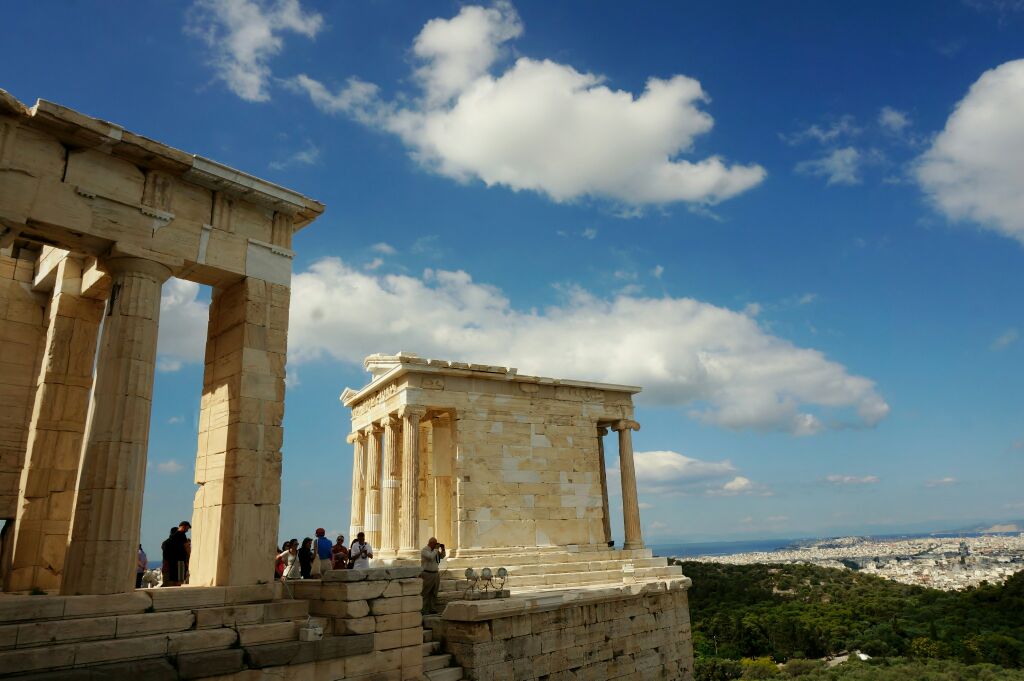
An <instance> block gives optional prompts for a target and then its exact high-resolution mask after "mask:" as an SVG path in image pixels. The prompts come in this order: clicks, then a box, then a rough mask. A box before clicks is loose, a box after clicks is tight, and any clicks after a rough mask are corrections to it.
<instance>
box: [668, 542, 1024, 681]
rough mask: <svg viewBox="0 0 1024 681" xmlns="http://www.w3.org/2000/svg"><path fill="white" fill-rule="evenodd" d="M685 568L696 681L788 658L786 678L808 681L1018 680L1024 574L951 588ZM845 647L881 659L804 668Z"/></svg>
mask: <svg viewBox="0 0 1024 681" xmlns="http://www.w3.org/2000/svg"><path fill="white" fill-rule="evenodd" d="M682 566H683V573H684V574H686V575H687V576H688V577H691V578H692V579H693V587H692V589H691V590H690V611H691V617H692V620H693V629H694V653H695V655H696V657H697V658H698V678H704V679H730V678H738V674H739V671H737V670H740V667H737V666H735V665H742V667H743V669H742V670H741V671H743V677H744V678H767V677H769V676H773V675H774V674H775V673H776V672H777V670H776V669H775V663H778V662H787V661H790V660H795V662H793V663H792V665H791V666H792V669H791V671H792V672H793V673H791V674H789V675H791V676H792V675H794V674H795V673H796V672H797V671H799V670H801V669H802V670H803V671H802V672H801V675H803V674H804V673H806V674H807V675H806V676H804V678H808V679H810V678H815V679H817V678H821V679H861V678H865V679H867V678H871V679H887V678H894V679H895V678H902V679H909V678H914V679H917V678H920V679H935V680H936V681H939V680H941V679H947V678H949V679H979V680H987V679H993V680H994V679H1000V680H1001V679H1022V680H1024V672H1019V671H1013V670H1016V669H1020V668H1021V667H1024V572H1019V573H1017V574H1016V575H1014V576H1013V577H1012V578H1010V579H1009V580H1007V582H1006V583H1005V584H1002V585H1000V586H992V585H982V586H980V587H978V588H974V589H968V590H966V591H959V592H953V591H937V590H934V589H926V588H923V587H917V586H908V585H904V584H898V583H896V582H892V581H889V580H885V579H882V578H880V577H875V576H873V575H867V574H862V573H858V572H854V571H846V570H838V569H832V568H822V567H817V566H813V565H722V564H718V563H697V562H684V563H682ZM848 650H860V651H862V652H864V653H867V654H868V655H871V656H872V657H874V658H887V659H885V660H872V661H871V662H870V663H849V664H846V665H841V666H840V667H836V668H834V669H830V670H827V671H824V670H821V669H818V666H817V665H814V664H813V663H811V662H808V660H813V659H815V658H823V657H826V656H829V655H835V654H837V653H840V652H843V651H848ZM758 658H761V659H758ZM894 658H901V659H899V660H895V659H894ZM730 660H731V661H734V662H730ZM741 660H742V661H743V662H740V661H741ZM956 663H959V664H956ZM991 665H996V666H995V667H992V666H991ZM769 668H770V669H769Z"/></svg>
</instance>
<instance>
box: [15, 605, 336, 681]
mask: <svg viewBox="0 0 1024 681" xmlns="http://www.w3.org/2000/svg"><path fill="white" fill-rule="evenodd" d="M273 587H274V585H260V586H255V587H210V588H189V587H185V588H168V589H142V590H138V591H135V592H134V593H127V594H116V595H108V596H66V597H64V596H15V595H10V596H8V595H0V677H11V676H17V677H18V678H47V677H48V676H49V675H51V674H54V673H55V671H54V670H60V669H72V668H74V669H78V668H82V667H86V668H89V669H91V670H94V671H96V672H97V673H100V674H101V675H102V674H107V675H109V676H110V677H113V678H121V676H118V675H122V676H124V678H128V677H129V676H137V677H138V678H144V677H147V676H150V675H152V676H153V677H154V678H167V677H168V674H169V673H174V674H176V675H177V677H179V678H202V677H205V676H213V675H217V674H222V673H231V672H232V671H235V670H240V669H241V666H242V664H243V660H248V659H249V658H253V659H255V658H258V657H259V656H260V652H261V650H262V648H261V646H265V645H266V644H281V643H287V642H292V641H298V640H299V629H300V628H301V627H303V626H305V625H306V624H307V623H309V622H315V623H317V624H319V625H320V626H321V627H323V628H324V630H325V631H326V630H328V627H329V622H328V620H326V619H323V618H314V617H310V615H309V606H310V604H309V601H305V600H296V599H289V598H277V599H275V598H274V596H275V595H276V594H275V589H274V588H273Z"/></svg>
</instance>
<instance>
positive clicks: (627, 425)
mask: <svg viewBox="0 0 1024 681" xmlns="http://www.w3.org/2000/svg"><path fill="white" fill-rule="evenodd" d="M611 429H612V430H614V431H615V432H616V433H620V432H622V431H624V430H640V424H639V423H637V422H636V421H633V420H631V419H622V420H620V421H616V422H615V423H613V424H611Z"/></svg>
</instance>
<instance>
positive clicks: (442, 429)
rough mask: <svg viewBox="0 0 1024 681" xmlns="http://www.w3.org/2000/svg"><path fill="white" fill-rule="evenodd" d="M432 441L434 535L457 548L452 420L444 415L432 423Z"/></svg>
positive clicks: (440, 540) (442, 541) (443, 542)
mask: <svg viewBox="0 0 1024 681" xmlns="http://www.w3.org/2000/svg"><path fill="white" fill-rule="evenodd" d="M431 429H432V431H433V432H432V436H433V437H432V438H431V439H432V441H433V445H434V451H433V459H434V461H433V464H434V470H433V471H432V473H433V481H434V489H433V495H434V522H433V523H432V524H433V528H434V529H433V534H434V536H435V537H437V540H438V541H439V542H441V543H442V544H448V546H450V547H455V535H454V533H453V532H452V503H453V502H454V496H455V495H454V490H452V460H453V459H454V458H455V452H454V451H453V449H452V418H451V416H449V415H448V414H442V415H441V416H438V417H437V418H434V419H432V421H431Z"/></svg>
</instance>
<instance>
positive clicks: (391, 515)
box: [380, 414, 402, 555]
mask: <svg viewBox="0 0 1024 681" xmlns="http://www.w3.org/2000/svg"><path fill="white" fill-rule="evenodd" d="M381 425H382V426H384V447H383V451H382V452H381V460H382V461H383V463H382V465H381V477H382V480H381V484H380V487H381V490H380V550H381V554H382V555H383V554H385V553H390V554H393V553H394V552H395V551H397V550H398V514H399V506H398V505H399V501H400V500H399V496H398V491H399V490H398V488H399V485H400V484H401V483H400V482H399V480H400V478H399V476H400V475H401V474H402V450H401V444H400V440H399V428H400V426H401V422H400V421H399V420H398V417H397V416H395V415H394V414H388V416H387V417H385V418H384V419H382V420H381Z"/></svg>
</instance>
